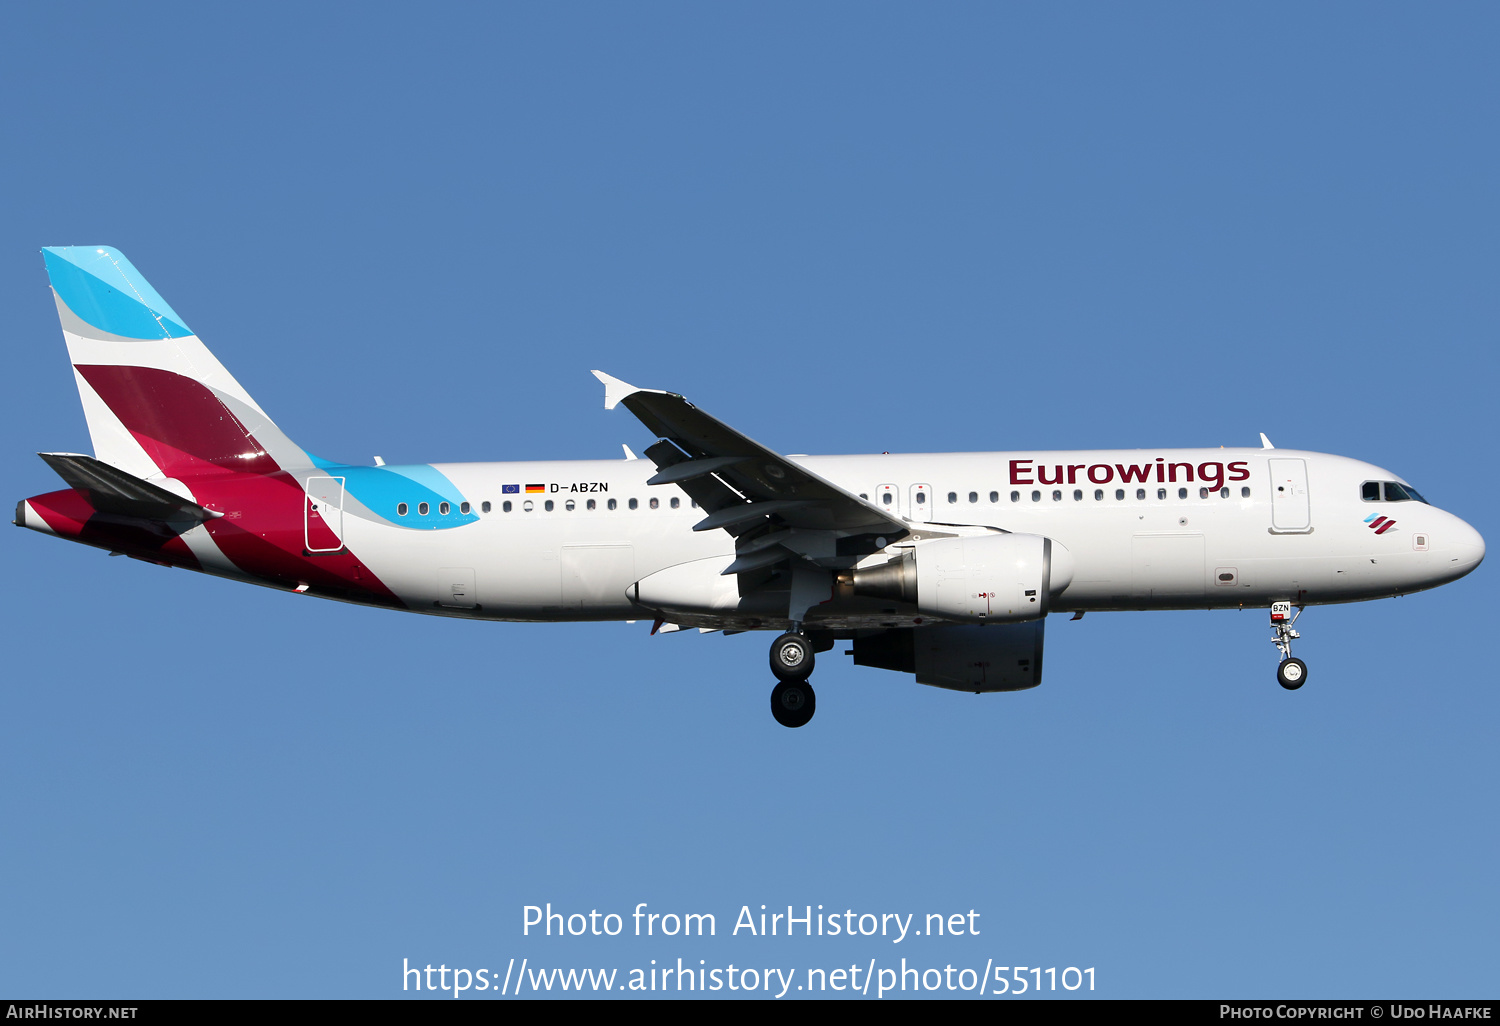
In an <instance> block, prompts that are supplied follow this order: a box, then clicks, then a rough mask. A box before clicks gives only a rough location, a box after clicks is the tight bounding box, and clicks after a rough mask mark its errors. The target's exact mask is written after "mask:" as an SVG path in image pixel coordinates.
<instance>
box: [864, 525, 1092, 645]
mask: <svg viewBox="0 0 1500 1026" xmlns="http://www.w3.org/2000/svg"><path fill="white" fill-rule="evenodd" d="M1072 580H1073V557H1072V554H1071V553H1069V552H1068V550H1067V549H1066V548H1065V547H1064V546H1063V545H1061V544H1060V543H1058V542H1055V541H1053V540H1052V539H1051V538H1043V537H1041V536H1040V535H1035V534H986V535H981V536H978V537H972V538H934V539H933V540H932V541H927V542H922V543H921V544H919V545H917V546H916V547H915V548H913V549H911V550H910V551H908V552H907V553H906V554H904V555H902V556H898V557H897V558H895V559H893V560H891V561H890V562H888V563H886V564H885V565H884V566H874V567H869V568H865V569H860V570H856V571H854V594H856V595H867V596H870V597H871V598H885V599H893V600H895V601H898V602H909V603H911V604H912V605H915V606H916V607H917V608H918V609H919V610H921V611H922V612H923V613H925V614H927V615H929V616H932V617H937V618H941V619H944V620H956V621H959V622H962V623H1015V622H1017V621H1021V620H1036V619H1039V618H1040V617H1043V616H1046V615H1047V607H1048V605H1049V604H1050V600H1051V598H1052V596H1053V595H1056V594H1058V593H1059V592H1061V591H1062V590H1063V589H1064V588H1066V587H1067V586H1068V585H1069V584H1070V583H1072Z"/></svg>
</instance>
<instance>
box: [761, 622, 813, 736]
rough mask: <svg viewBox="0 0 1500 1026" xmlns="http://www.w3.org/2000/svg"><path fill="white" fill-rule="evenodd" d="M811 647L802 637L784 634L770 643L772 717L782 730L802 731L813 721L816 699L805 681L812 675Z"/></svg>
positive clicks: (809, 685) (810, 686)
mask: <svg viewBox="0 0 1500 1026" xmlns="http://www.w3.org/2000/svg"><path fill="white" fill-rule="evenodd" d="M813 663H814V656H813V646H812V642H811V641H809V640H808V639H807V638H806V637H805V636H804V635H801V634H797V633H788V634H783V635H782V636H781V637H779V638H777V639H776V640H775V641H773V642H771V672H772V673H773V674H775V675H776V686H775V687H774V688H772V689H771V715H772V716H774V717H776V722H777V723H779V724H781V725H782V726H783V727H801V726H803V725H805V724H806V723H807V721H808V720H810V719H812V718H813V713H814V712H815V711H816V710H817V704H818V698H817V695H816V694H814V693H813V689H812V685H811V684H809V683H808V682H807V678H808V677H809V676H810V675H811V674H812V671H813Z"/></svg>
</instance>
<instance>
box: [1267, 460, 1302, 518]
mask: <svg viewBox="0 0 1500 1026" xmlns="http://www.w3.org/2000/svg"><path fill="white" fill-rule="evenodd" d="M1268 463H1269V464H1270V467H1271V530H1273V531H1276V532H1277V533H1279V534H1305V533H1306V532H1308V531H1311V530H1312V505H1311V503H1310V502H1309V499H1308V494H1307V461H1306V460H1302V459H1273V460H1269V461H1268Z"/></svg>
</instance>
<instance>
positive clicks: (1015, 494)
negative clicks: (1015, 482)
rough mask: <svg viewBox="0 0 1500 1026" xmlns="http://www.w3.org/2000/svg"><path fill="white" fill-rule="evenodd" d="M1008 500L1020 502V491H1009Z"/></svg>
mask: <svg viewBox="0 0 1500 1026" xmlns="http://www.w3.org/2000/svg"><path fill="white" fill-rule="evenodd" d="M1010 501H1011V502H1020V501H1021V493H1020V492H1011V493H1010Z"/></svg>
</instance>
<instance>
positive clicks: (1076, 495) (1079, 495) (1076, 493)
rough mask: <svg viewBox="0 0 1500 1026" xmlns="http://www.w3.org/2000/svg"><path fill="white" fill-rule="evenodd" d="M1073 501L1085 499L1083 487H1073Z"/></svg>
mask: <svg viewBox="0 0 1500 1026" xmlns="http://www.w3.org/2000/svg"><path fill="white" fill-rule="evenodd" d="M1073 501H1074V502H1082V501H1083V489H1082V488H1074V489H1073Z"/></svg>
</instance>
